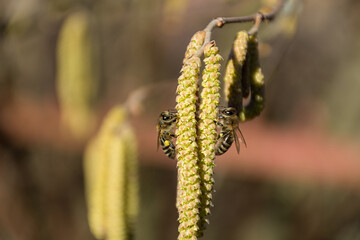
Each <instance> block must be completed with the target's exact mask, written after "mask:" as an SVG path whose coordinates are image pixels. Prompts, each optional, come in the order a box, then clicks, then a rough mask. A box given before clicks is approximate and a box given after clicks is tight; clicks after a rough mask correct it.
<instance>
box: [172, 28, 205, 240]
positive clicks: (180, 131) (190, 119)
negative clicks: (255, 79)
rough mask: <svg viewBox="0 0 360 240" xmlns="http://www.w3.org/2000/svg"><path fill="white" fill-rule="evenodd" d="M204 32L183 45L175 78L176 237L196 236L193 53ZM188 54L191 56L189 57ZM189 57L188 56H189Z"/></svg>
mask: <svg viewBox="0 0 360 240" xmlns="http://www.w3.org/2000/svg"><path fill="white" fill-rule="evenodd" d="M204 38H205V32H203V31H201V32H197V33H195V35H194V36H193V37H192V39H191V42H190V43H189V45H188V47H187V51H186V54H185V59H184V66H183V67H182V69H181V76H180V77H179V79H178V87H177V97H176V102H177V104H176V110H177V112H178V122H177V130H176V135H177V146H176V153H177V154H176V156H177V160H178V162H177V167H178V186H177V199H176V207H177V209H178V213H179V228H178V230H179V235H178V239H179V240H183V239H196V238H197V235H198V231H199V227H198V224H199V220H200V215H199V214H200V213H199V207H200V194H201V190H200V176H199V169H198V168H199V167H198V146H197V143H196V138H197V122H196V121H197V120H196V112H197V99H198V96H197V94H198V84H197V80H198V77H199V73H200V66H201V61H200V58H199V57H196V56H193V55H194V54H195V53H196V52H197V51H198V50H199V49H200V48H201V46H202V44H203V42H204ZM190 56H192V57H190ZM189 57H190V58H189Z"/></svg>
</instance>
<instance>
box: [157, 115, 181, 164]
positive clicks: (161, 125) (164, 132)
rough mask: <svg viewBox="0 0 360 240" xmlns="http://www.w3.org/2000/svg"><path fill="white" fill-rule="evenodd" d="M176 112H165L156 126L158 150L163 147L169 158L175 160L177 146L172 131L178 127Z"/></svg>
mask: <svg viewBox="0 0 360 240" xmlns="http://www.w3.org/2000/svg"><path fill="white" fill-rule="evenodd" d="M176 122H177V112H176V110H169V111H164V112H162V113H161V114H160V116H159V122H158V124H157V126H156V128H157V130H158V138H157V148H158V149H159V145H161V148H162V150H163V151H164V153H165V155H166V156H168V157H169V158H172V159H174V158H175V145H174V143H173V138H174V137H176V136H175V134H174V133H172V132H171V131H172V130H173V129H174V128H175V127H176Z"/></svg>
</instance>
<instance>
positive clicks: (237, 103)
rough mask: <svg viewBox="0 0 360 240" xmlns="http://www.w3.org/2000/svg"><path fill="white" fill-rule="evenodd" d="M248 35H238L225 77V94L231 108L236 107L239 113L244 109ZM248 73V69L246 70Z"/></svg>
mask: <svg viewBox="0 0 360 240" xmlns="http://www.w3.org/2000/svg"><path fill="white" fill-rule="evenodd" d="M248 39H249V37H248V34H247V32H246V31H240V32H238V33H237V35H236V38H235V41H234V43H233V46H232V49H231V52H230V56H229V60H228V62H227V65H226V70H225V76H224V82H225V85H224V94H225V98H226V101H227V102H228V106H229V107H234V108H235V109H236V110H237V111H238V112H240V111H241V109H242V99H243V97H244V95H246V94H247V93H246V90H245V93H243V89H244V87H243V86H242V77H243V67H244V64H245V59H246V53H247V42H248ZM244 70H245V71H246V69H244Z"/></svg>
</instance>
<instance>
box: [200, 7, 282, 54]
mask: <svg viewBox="0 0 360 240" xmlns="http://www.w3.org/2000/svg"><path fill="white" fill-rule="evenodd" d="M284 2H285V0H279V2H278V4H277V5H276V6H275V7H274V9H273V10H272V11H270V12H268V13H262V12H261V11H259V12H257V13H255V14H252V15H249V16H242V17H218V18H215V19H213V20H211V21H210V23H209V24H208V25H207V26H206V27H205V29H204V31H205V32H206V36H205V40H204V44H203V46H202V47H201V48H200V49H199V51H197V53H196V54H194V55H193V56H196V57H200V56H201V55H202V53H203V51H204V46H205V45H206V44H207V43H209V42H210V40H211V33H212V30H213V29H214V28H215V27H218V28H221V27H223V26H224V25H225V24H228V23H245V22H254V26H253V27H252V28H251V29H250V31H249V34H255V33H256V32H257V31H258V29H259V26H260V23H262V22H264V21H273V20H274V19H275V18H276V16H277V15H278V13H279V12H280V10H281V9H282V7H283V6H284Z"/></svg>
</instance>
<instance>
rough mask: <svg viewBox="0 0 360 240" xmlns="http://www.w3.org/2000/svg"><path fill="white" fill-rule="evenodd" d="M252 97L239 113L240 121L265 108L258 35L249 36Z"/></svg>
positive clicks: (250, 117) (256, 114) (252, 116)
mask: <svg viewBox="0 0 360 240" xmlns="http://www.w3.org/2000/svg"><path fill="white" fill-rule="evenodd" d="M247 57H248V58H249V60H248V61H249V77H250V89H251V97H250V102H249V103H248V104H247V105H246V106H245V107H244V108H243V110H242V111H241V112H240V113H239V120H240V121H247V120H250V119H253V118H255V117H256V116H258V115H259V114H260V113H261V111H262V110H263V109H264V103H265V99H264V98H265V82H264V75H263V73H262V70H261V67H260V62H259V50H258V39H257V35H256V34H254V35H252V36H250V37H249V41H248V56H247Z"/></svg>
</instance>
